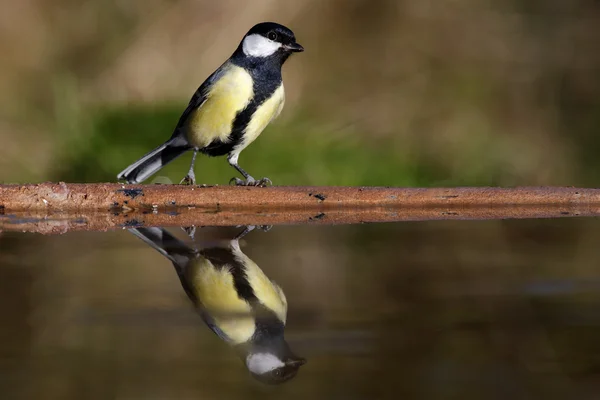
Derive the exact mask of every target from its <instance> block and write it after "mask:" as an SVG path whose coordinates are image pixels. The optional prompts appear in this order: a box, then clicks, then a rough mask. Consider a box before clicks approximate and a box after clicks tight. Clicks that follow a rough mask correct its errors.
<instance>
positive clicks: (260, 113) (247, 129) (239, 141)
mask: <svg viewBox="0 0 600 400" xmlns="http://www.w3.org/2000/svg"><path fill="white" fill-rule="evenodd" d="M302 51H304V47H302V46H301V45H300V44H299V43H297V42H296V36H295V35H294V32H292V31H291V30H290V29H289V28H287V27H285V26H283V25H280V24H278V23H275V22H262V23H259V24H257V25H255V26H253V27H252V28H251V29H250V30H249V31H248V32H247V33H246V35H244V37H243V39H242V41H241V42H240V43H239V45H238V47H237V48H236V50H235V51H234V52H233V54H232V55H231V57H229V59H227V61H225V62H224V63H223V64H222V65H221V66H220V67H219V68H217V70H216V71H215V72H213V73H212V74H211V75H210V76H209V77H208V78H207V79H206V80H205V81H204V83H202V85H200V87H199V88H198V89H197V90H196V92H195V93H194V95H193V96H192V98H191V100H190V102H189V104H188V106H187V108H186V109H185V111H184V112H183V114H182V115H181V117H180V118H179V121H178V122H177V125H176V126H175V129H174V131H173V134H172V135H171V138H170V139H169V140H167V141H166V142H165V143H163V144H161V145H160V146H158V147H157V148H155V149H154V150H152V151H150V152H149V153H147V154H146V155H144V156H143V157H142V158H140V159H139V160H138V161H136V162H134V163H133V164H131V165H130V166H128V167H127V168H125V169H124V170H123V171H121V173H119V174H118V175H117V179H118V180H124V181H127V183H140V182H143V181H144V180H146V179H147V178H148V177H149V176H151V175H152V174H154V173H156V172H157V171H158V170H159V169H161V168H162V167H164V166H165V165H167V164H168V163H169V162H171V161H173V160H175V159H176V158H177V157H179V156H181V155H182V154H184V153H186V152H187V151H190V150H191V151H193V155H192V162H191V165H190V169H189V171H188V174H187V175H186V176H185V178H184V179H183V180H182V181H181V182H180V183H187V184H195V183H196V177H195V173H194V164H195V161H196V155H197V153H198V152H200V153H203V154H205V155H208V156H212V157H215V156H224V155H226V156H227V161H228V162H229V164H230V165H231V166H232V167H234V168H235V169H236V170H237V171H238V172H239V173H240V174H241V175H242V176H243V177H244V179H243V180H242V179H240V178H237V177H234V178H231V180H230V181H229V183H232V182H235V184H236V185H244V186H265V185H268V184H272V183H271V181H270V179H268V178H262V179H258V180H256V179H254V178H253V177H252V176H251V175H250V174H249V173H247V172H246V171H245V170H244V169H242V167H240V166H239V164H238V158H239V155H240V153H241V151H242V150H244V149H245V148H246V147H248V145H250V144H251V143H252V142H253V141H254V140H255V139H256V138H257V137H258V136H259V135H260V134H261V132H262V131H263V130H264V129H265V128H266V127H267V125H268V124H269V123H270V122H271V121H272V120H273V119H275V118H276V117H277V116H279V114H280V113H281V110H282V109H283V105H284V103H285V92H284V87H283V80H282V76H281V68H282V66H283V64H284V63H285V61H286V60H287V59H288V58H289V57H290V56H291V55H292V54H293V53H299V52H302Z"/></svg>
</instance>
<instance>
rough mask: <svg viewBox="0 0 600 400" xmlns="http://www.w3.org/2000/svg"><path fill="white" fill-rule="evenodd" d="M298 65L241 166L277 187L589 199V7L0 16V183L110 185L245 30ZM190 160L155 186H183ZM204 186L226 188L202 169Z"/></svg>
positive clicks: (427, 4) (592, 56)
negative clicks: (278, 34) (291, 42)
mask: <svg viewBox="0 0 600 400" xmlns="http://www.w3.org/2000/svg"><path fill="white" fill-rule="evenodd" d="M264 20H272V21H277V22H280V23H283V24H285V25H287V26H289V27H290V28H292V30H294V32H295V33H296V36H297V38H298V41H299V42H300V43H301V44H303V45H304V46H305V47H306V49H307V51H306V52H305V53H302V54H300V55H296V56H294V57H292V58H291V59H290V60H289V61H288V63H287V64H286V65H285V67H284V80H285V83H286V92H287V103H286V107H285V108H284V112H283V113H282V115H281V117H280V118H279V119H278V120H277V121H276V122H275V123H273V124H272V125H271V126H270V127H269V128H267V130H266V131H265V132H264V134H263V135H262V136H261V137H260V138H259V139H258V140H257V141H256V142H255V143H254V144H253V145H252V146H250V147H249V148H248V149H246V150H245V151H244V152H243V154H242V156H241V158H240V163H241V165H242V166H243V167H244V168H245V169H247V170H248V171H250V172H251V173H252V174H253V175H255V176H268V177H270V178H271V179H273V181H274V182H275V183H276V184H298V185H302V184H313V185H320V184H323V185H325V184H339V185H358V184H361V185H420V186H433V185H523V184H527V185H541V184H552V185H588V186H594V185H596V186H597V185H599V184H600V178H598V174H597V173H596V171H597V169H598V167H600V158H599V157H597V153H598V152H599V151H600V140H598V137H597V132H598V130H599V128H600V51H599V49H600V3H598V2H597V1H591V0H570V1H564V0H543V1H533V0H529V1H522V0H505V1H491V0H452V1H450V0H448V1H431V0H429V1H427V0H424V1H416V0H395V1H391V0H378V1H371V0H327V1H322V0H295V1H286V2H283V1H275V0H256V1H251V2H250V1H247V2H242V1H234V0H223V1H219V2H216V1H200V0H176V1H175V0H144V1H141V0H138V1H132V0H126V1H125V0H123V1H121V0H110V1H100V0H87V1H73V0H52V1H47V0H22V1H13V2H4V4H3V6H2V12H1V13H0V54H2V57H1V58H0V140H1V142H2V146H1V147H0V171H1V172H0V181H2V182H38V181H43V180H67V181H83V182H97V181H114V180H115V177H116V174H117V173H118V172H119V171H120V170H121V169H123V168H124V167H125V166H127V165H129V164H130V163H131V162H133V161H134V160H136V159H137V158H138V157H139V156H141V155H143V154H144V153H146V152H147V151H148V150H149V149H151V148H153V147H155V146H156V145H158V144H160V143H161V142H162V141H164V140H166V138H168V137H169V136H170V135H171V132H172V130H173V127H174V125H175V123H176V121H177V119H178V117H179V115H180V113H181V112H182V110H183V109H184V107H185V106H186V104H187V102H188V100H189V98H190V96H191V95H192V93H193V92H194V91H195V89H196V88H197V87H198V86H199V85H200V84H201V83H202V81H203V80H204V79H205V78H206V77H207V76H208V75H209V74H210V73H211V72H212V71H213V70H214V69H215V68H216V67H217V66H219V65H220V64H221V62H222V61H223V60H225V59H226V58H227V57H229V55H230V54H231V53H232V51H233V50H234V49H235V47H236V46H237V44H238V42H239V40H240V39H241V37H242V36H243V34H244V33H245V32H246V31H247V30H248V29H249V28H250V27H251V26H252V25H253V24H255V23H257V22H259V21H264ZM190 157H191V155H190V156H187V157H182V158H181V159H180V160H178V161H177V162H175V163H174V164H173V165H170V166H169V167H168V168H165V169H164V170H163V171H161V172H160V173H159V174H158V175H159V176H166V177H168V178H169V179H171V180H172V181H174V182H178V181H179V180H180V179H181V178H182V177H183V175H184V173H185V169H186V165H187V163H188V162H189V158H190ZM197 174H198V177H199V180H200V181H201V182H203V183H222V184H223V183H226V182H227V181H228V180H229V178H231V177H232V176H234V175H235V173H234V171H233V169H232V168H230V167H229V166H227V163H226V162H225V160H224V159H223V158H220V159H208V158H206V157H204V158H202V159H201V160H200V162H199V163H198V166H197Z"/></svg>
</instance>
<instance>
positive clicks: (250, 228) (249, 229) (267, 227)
mask: <svg viewBox="0 0 600 400" xmlns="http://www.w3.org/2000/svg"><path fill="white" fill-rule="evenodd" d="M272 227H273V225H246V227H245V228H244V230H243V231H242V232H240V233H238V234H237V236H236V237H235V238H234V240H240V239H241V238H243V237H244V236H246V235H247V234H248V233H250V232H252V231H253V230H254V229H257V228H258V229H260V230H261V231H263V232H268V231H269V230H271V228H272Z"/></svg>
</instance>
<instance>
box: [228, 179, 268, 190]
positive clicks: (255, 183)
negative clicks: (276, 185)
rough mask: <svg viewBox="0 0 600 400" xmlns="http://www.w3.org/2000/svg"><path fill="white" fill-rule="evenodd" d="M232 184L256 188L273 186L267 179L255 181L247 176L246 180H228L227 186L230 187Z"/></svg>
mask: <svg viewBox="0 0 600 400" xmlns="http://www.w3.org/2000/svg"><path fill="white" fill-rule="evenodd" d="M232 182H234V183H235V185H236V186H258V187H265V186H270V185H273V182H271V180H270V179H269V178H262V179H259V180H256V179H254V178H253V177H251V176H249V177H248V178H246V180H243V179H240V178H231V179H230V180H229V184H230V185H231V183H232Z"/></svg>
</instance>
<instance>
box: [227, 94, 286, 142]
mask: <svg viewBox="0 0 600 400" xmlns="http://www.w3.org/2000/svg"><path fill="white" fill-rule="evenodd" d="M284 103H285V91H284V90H283V83H282V84H281V85H280V86H279V87H278V88H277V89H276V90H275V92H274V93H273V95H272V96H271V97H270V98H269V99H267V100H266V101H265V102H264V103H262V104H261V105H260V106H259V107H258V108H257V110H256V111H255V112H254V114H253V115H252V118H251V119H250V122H249V123H248V126H247V127H246V130H245V133H244V137H243V140H242V142H241V143H240V144H239V145H238V146H237V147H236V150H237V151H238V152H240V151H242V150H243V149H244V148H246V147H247V146H248V145H249V144H250V143H252V142H253V141H254V140H255V139H256V138H257V137H258V135H260V134H261V132H262V131H263V130H264V129H265V128H266V127H267V125H269V123H270V122H271V121H272V120H273V119H275V118H277V116H279V114H280V113H281V110H282V109H283V105H284Z"/></svg>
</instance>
